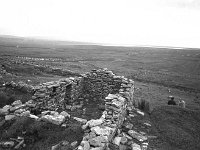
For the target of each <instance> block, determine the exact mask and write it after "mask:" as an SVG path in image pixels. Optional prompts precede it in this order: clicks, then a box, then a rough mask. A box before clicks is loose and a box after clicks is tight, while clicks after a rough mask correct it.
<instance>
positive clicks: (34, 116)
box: [29, 114, 39, 120]
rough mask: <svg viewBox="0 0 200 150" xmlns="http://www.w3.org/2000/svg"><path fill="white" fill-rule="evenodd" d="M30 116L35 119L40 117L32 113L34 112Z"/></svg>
mask: <svg viewBox="0 0 200 150" xmlns="http://www.w3.org/2000/svg"><path fill="white" fill-rule="evenodd" d="M29 117H30V118H33V119H35V120H37V119H39V117H38V116H36V115H32V114H30V115H29Z"/></svg>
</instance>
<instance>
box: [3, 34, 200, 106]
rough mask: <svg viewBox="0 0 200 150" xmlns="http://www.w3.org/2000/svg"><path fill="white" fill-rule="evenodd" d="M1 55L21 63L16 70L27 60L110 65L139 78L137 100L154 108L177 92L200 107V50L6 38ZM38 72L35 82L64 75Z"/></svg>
mask: <svg viewBox="0 0 200 150" xmlns="http://www.w3.org/2000/svg"><path fill="white" fill-rule="evenodd" d="M79 44H82V45H79ZM0 57H1V60H0V61H1V64H3V63H5V61H7V60H8V59H10V60H12V61H13V62H16V61H17V62H18V64H15V66H14V64H11V66H13V68H16V67H17V65H18V67H19V68H20V67H21V66H20V65H21V64H23V63H28V64H37V65H43V66H52V67H58V68H63V69H68V70H71V71H73V72H78V73H84V72H87V71H90V70H91V69H93V68H108V69H110V70H112V71H113V72H114V73H116V74H118V75H124V76H126V77H129V78H132V79H134V80H135V81H136V85H137V87H136V88H138V89H140V90H139V92H136V98H137V96H138V97H139V98H144V99H148V100H149V101H150V102H151V104H152V106H153V107H154V106H157V105H160V104H161V105H162V104H165V102H166V100H167V96H169V95H174V96H175V99H176V100H178V99H180V98H181V99H183V100H185V101H186V102H187V104H188V105H189V106H190V105H191V106H194V105H197V106H199V105H200V100H199V97H200V49H191V48H186V49H172V48H153V47H112V46H99V45H86V44H85V45H83V43H76V42H58V41H40V40H31V39H28V40H27V39H26V40H25V39H22V38H21V39H20V38H0ZM7 62H8V61H7ZM9 63H10V62H9ZM19 70H20V69H15V70H14V72H16V73H17V75H20V73H19ZM8 71H9V69H8ZM12 71H13V70H12ZM27 71H28V70H27ZM27 71H26V72H27ZM22 72H23V71H22ZM28 72H29V71H28ZM35 72H36V73H38V74H36V75H35V77H36V78H34V79H33V80H35V81H37V83H38V82H40V80H41V81H44V80H43V79H44V77H46V76H48V78H45V79H46V80H48V79H49V80H52V78H54V77H55V78H56V79H57V78H59V75H58V76H55V75H47V74H45V75H44V74H43V75H42V74H41V71H39V72H38V71H35ZM22 76H23V74H21V77H22ZM32 77H33V76H31V78H32ZM19 78H20V77H19ZM19 78H18V77H17V79H19ZM25 78H30V74H29V75H27V74H26V75H25Z"/></svg>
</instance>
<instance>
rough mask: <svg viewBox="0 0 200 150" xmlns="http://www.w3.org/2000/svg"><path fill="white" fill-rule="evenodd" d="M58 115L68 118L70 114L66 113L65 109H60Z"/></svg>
mask: <svg viewBox="0 0 200 150" xmlns="http://www.w3.org/2000/svg"><path fill="white" fill-rule="evenodd" d="M60 115H62V116H64V117H65V118H70V114H68V113H67V112H66V111H62V112H61V113H60Z"/></svg>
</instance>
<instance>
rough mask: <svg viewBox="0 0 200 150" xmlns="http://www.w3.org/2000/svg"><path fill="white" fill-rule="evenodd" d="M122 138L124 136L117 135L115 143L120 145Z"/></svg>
mask: <svg viewBox="0 0 200 150" xmlns="http://www.w3.org/2000/svg"><path fill="white" fill-rule="evenodd" d="M121 139H122V137H118V136H116V137H115V138H114V140H113V144H116V145H118V146H119V144H120V142H121Z"/></svg>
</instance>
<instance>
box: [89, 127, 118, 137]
mask: <svg viewBox="0 0 200 150" xmlns="http://www.w3.org/2000/svg"><path fill="white" fill-rule="evenodd" d="M90 130H91V131H93V132H95V133H96V134H97V135H107V136H109V135H110V134H111V132H112V131H114V129H113V128H110V127H100V126H95V127H92V128H91V129H90Z"/></svg>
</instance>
